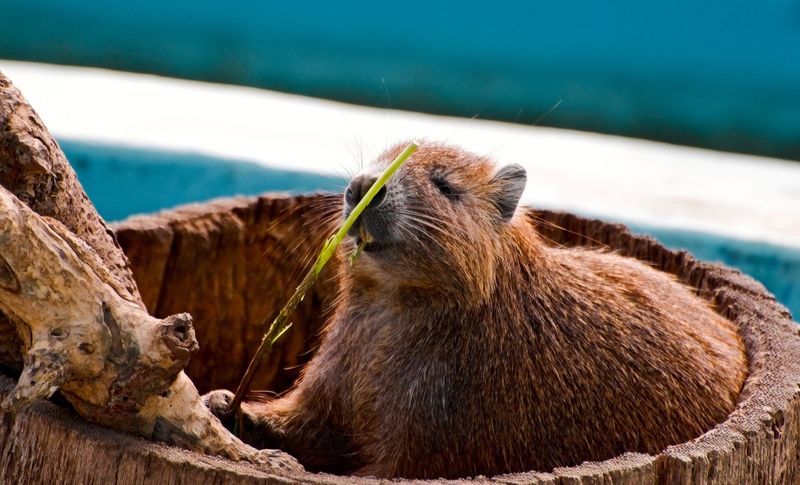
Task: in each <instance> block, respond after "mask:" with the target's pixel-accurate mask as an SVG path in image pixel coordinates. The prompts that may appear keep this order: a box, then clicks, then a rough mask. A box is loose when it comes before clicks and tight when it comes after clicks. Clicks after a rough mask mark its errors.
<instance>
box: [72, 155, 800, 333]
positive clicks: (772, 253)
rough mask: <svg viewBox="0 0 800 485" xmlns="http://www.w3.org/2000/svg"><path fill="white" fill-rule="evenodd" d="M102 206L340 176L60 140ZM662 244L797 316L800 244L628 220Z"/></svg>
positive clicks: (112, 213)
mask: <svg viewBox="0 0 800 485" xmlns="http://www.w3.org/2000/svg"><path fill="white" fill-rule="evenodd" d="M60 143H61V146H62V148H63V149H64V152H65V153H66V155H67V158H68V159H69V160H70V162H71V163H72V165H73V167H74V168H75V171H76V172H77V174H78V178H79V179H80V181H81V183H82V184H83V186H84V188H85V189H86V192H87V194H88V195H89V197H90V198H91V199H92V201H93V202H94V204H95V206H96V207H97V209H98V211H99V212H100V214H101V215H102V216H103V217H104V218H105V219H107V220H110V221H117V220H121V219H124V218H125V217H127V216H129V215H132V214H140V213H148V212H155V211H158V210H161V209H164V208H169V207H174V206H176V205H180V204H184V203H188V202H200V201H205V200H208V199H211V198H214V197H221V196H229V195H253V194H259V193H262V192H266V191H287V192H290V193H303V192H314V191H319V190H328V191H338V192H341V191H342V190H343V188H344V186H345V181H344V180H343V179H339V178H331V177H326V176H322V175H319V174H313V173H306V172H299V171H291V170H281V169H274V168H268V167H264V166H261V165H256V164H253V163H247V162H241V161H236V160H225V159H220V158H214V157H206V156H200V155H195V154H189V153H171V152H163V151H155V150H141V149H133V148H124V147H117V146H109V145H97V144H92V143H85V142H74V141H70V140H61V141H60ZM631 227H632V229H633V230H634V231H637V232H640V233H646V234H651V235H653V236H655V237H656V238H657V239H659V240H660V241H662V242H663V243H664V244H666V245H667V246H670V247H673V248H682V249H686V250H688V251H689V252H691V253H692V254H694V255H695V256H697V257H698V258H700V259H704V260H708V261H719V262H722V263H724V264H727V265H729V266H732V267H736V268H739V269H740V270H742V271H743V272H745V273H747V274H749V275H751V276H753V277H754V278H756V279H757V280H759V281H761V282H762V283H763V284H764V286H766V287H767V288H768V289H769V290H770V291H772V292H773V293H774V294H775V296H776V297H777V298H778V299H779V300H780V301H781V302H782V303H783V304H784V305H786V306H787V307H789V309H790V310H791V311H792V314H793V315H795V317H796V318H797V316H798V315H800V283H798V282H800V250H797V249H790V248H784V247H779V246H773V245H769V244H760V243H752V242H747V241H739V240H735V239H730V238H723V237H719V236H714V235H711V234H703V233H696V232H688V231H675V230H666V229H663V228H658V227H651V226H641V225H631Z"/></svg>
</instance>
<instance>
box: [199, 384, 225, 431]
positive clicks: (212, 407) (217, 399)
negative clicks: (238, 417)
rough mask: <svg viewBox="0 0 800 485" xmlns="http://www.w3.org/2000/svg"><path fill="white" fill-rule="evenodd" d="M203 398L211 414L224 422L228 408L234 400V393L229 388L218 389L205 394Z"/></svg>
mask: <svg viewBox="0 0 800 485" xmlns="http://www.w3.org/2000/svg"><path fill="white" fill-rule="evenodd" d="M201 399H202V400H203V404H205V405H206V407H207V408H208V410H209V411H211V414H213V415H214V416H216V417H217V418H219V420H220V421H223V424H224V421H225V418H226V417H227V416H228V409H229V408H230V406H231V402H233V393H232V392H231V391H229V390H227V389H217V390H216V391H211V392H209V393H207V394H203V396H202V398H201Z"/></svg>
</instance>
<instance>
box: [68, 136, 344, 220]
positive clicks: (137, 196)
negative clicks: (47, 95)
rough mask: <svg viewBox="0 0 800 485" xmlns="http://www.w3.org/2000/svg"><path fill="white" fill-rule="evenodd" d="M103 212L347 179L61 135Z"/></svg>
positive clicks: (117, 214) (339, 184) (330, 185)
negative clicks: (95, 141) (71, 138)
mask: <svg viewBox="0 0 800 485" xmlns="http://www.w3.org/2000/svg"><path fill="white" fill-rule="evenodd" d="M59 144H60V145H61V148H62V149H63V150H64V153H65V154H66V155H67V158H68V159H69V161H70V163H71V164H72V166H73V168H74V169H75V172H76V173H77V174H78V178H79V179H80V181H81V183H82V184H83V186H84V188H85V189H86V192H87V194H88V195H89V198H90V199H91V200H92V202H93V203H94V205H95V206H96V207H97V210H98V211H99V212H100V215H101V216H103V218H104V219H106V220H108V221H119V220H122V219H124V218H126V217H128V216H130V215H133V214H143V213H150V212H156V211H159V210H162V209H166V208H170V207H174V206H176V205H180V204H186V203H189V202H202V201H207V200H209V199H212V198H214V197H222V196H231V195H255V194H260V193H263V192H288V193H293V194H297V193H307V192H314V191H336V192H342V191H343V190H344V187H345V185H346V182H345V181H344V179H341V178H337V177H329V176H325V175H320V174H317V173H310V172H302V171H297V170H284V169H279V168H267V167H263V166H260V165H257V164H255V163H249V162H243V161H240V160H227V159H223V158H215V157H208V156H204V155H199V154H193V153H180V152H169V151H159V150H144V149H139V148H127V147H121V146H115V145H104V144H97V143H86V142H78V141H71V140H63V139H62V140H59Z"/></svg>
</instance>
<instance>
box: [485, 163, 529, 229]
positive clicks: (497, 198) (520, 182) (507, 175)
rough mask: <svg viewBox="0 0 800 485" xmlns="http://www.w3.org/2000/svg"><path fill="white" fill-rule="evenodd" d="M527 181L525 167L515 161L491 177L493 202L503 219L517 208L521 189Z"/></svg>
mask: <svg viewBox="0 0 800 485" xmlns="http://www.w3.org/2000/svg"><path fill="white" fill-rule="evenodd" d="M527 181H528V175H527V173H526V172H525V169H524V168H523V167H522V165H517V164H516V163H512V164H511V165H506V166H505V167H503V168H501V169H500V170H498V171H497V173H495V174H494V178H492V185H493V186H494V189H495V190H494V195H493V202H494V204H495V205H496V206H497V209H498V210H499V211H500V217H502V218H503V220H504V221H508V220H511V218H512V217H514V211H516V210H517V204H519V198H520V197H522V191H524V190H525V183H526V182H527Z"/></svg>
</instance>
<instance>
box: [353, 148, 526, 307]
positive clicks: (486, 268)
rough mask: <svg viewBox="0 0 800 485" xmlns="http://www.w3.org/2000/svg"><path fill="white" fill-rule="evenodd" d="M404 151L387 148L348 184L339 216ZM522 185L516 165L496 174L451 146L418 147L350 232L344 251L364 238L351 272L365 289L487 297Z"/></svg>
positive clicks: (481, 160)
mask: <svg viewBox="0 0 800 485" xmlns="http://www.w3.org/2000/svg"><path fill="white" fill-rule="evenodd" d="M404 147H405V144H400V145H396V146H395V147H393V148H390V149H389V150H387V151H386V152H385V153H383V155H381V156H380V157H378V159H377V160H375V161H374V162H372V163H371V164H370V165H368V166H367V167H365V168H364V169H363V170H361V171H360V172H359V174H358V175H356V176H355V177H354V178H353V180H352V181H351V182H350V184H349V186H348V188H347V191H346V192H345V198H344V216H345V217H347V216H348V215H349V214H350V212H351V211H352V209H353V208H354V207H355V205H356V204H357V203H358V202H359V201H360V200H361V198H362V197H363V195H364V194H365V193H366V192H367V190H368V189H369V188H370V187H371V186H372V184H373V183H374V181H375V180H376V179H377V177H378V176H379V175H380V173H381V172H382V171H383V170H384V169H385V168H386V167H387V166H388V165H389V164H390V163H391V161H392V160H393V159H394V158H395V157H396V156H397V155H398V154H399V153H400V151H401V150H402V149H403V148H404ZM526 180H527V178H526V174H525V169H524V168H522V167H521V166H519V165H508V166H504V167H501V168H497V167H495V165H494V164H493V163H492V162H491V161H490V160H488V159H487V158H484V157H480V156H477V155H475V154H472V153H468V152H465V151H463V150H461V149H459V148H457V147H453V146H447V145H441V144H434V143H430V142H427V143H422V144H421V145H420V147H419V149H418V150H417V152H416V153H414V154H413V155H412V156H411V158H409V159H408V160H407V161H406V163H405V164H404V165H403V166H402V167H401V168H400V169H399V170H398V171H397V172H396V173H395V174H394V175H393V176H392V178H391V179H389V181H388V183H387V184H386V185H385V186H384V188H383V189H382V190H381V192H379V193H378V195H377V196H376V197H375V198H374V199H373V201H372V203H371V204H370V206H369V207H367V209H366V210H365V211H364V212H363V213H362V214H361V217H360V218H359V221H358V222H357V223H356V224H355V226H354V227H353V228H352V229H351V231H350V236H351V237H350V238H349V239H350V241H351V243H350V246H349V247H350V249H352V248H353V247H354V244H358V243H360V242H361V234H362V233H361V230H362V229H363V230H364V231H365V232H366V234H367V236H368V238H370V239H371V240H372V241H371V242H369V243H368V244H366V246H365V248H364V253H365V254H364V255H362V257H361V258H359V260H358V261H357V262H356V263H355V264H354V265H353V267H352V269H351V274H352V275H353V276H354V277H356V278H359V277H363V278H368V279H369V280H372V284H375V283H377V284H381V283H386V284H388V285H392V286H396V287H401V288H402V287H418V288H423V289H428V290H430V291H434V292H436V293H440V292H438V291H435V290H437V289H439V290H442V289H446V288H454V287H455V288H458V289H459V291H460V293H463V294H470V298H473V299H474V298H475V297H480V296H487V295H488V294H489V292H490V291H491V288H492V287H493V284H494V283H493V280H494V278H493V274H494V268H495V266H496V258H498V257H499V254H498V253H499V248H500V245H501V244H502V240H503V235H504V234H505V233H506V230H507V227H508V226H509V225H510V224H512V220H513V217H514V213H515V211H516V208H517V204H518V203H519V199H520V196H521V195H522V191H523V190H524V188H525V182H526ZM475 292H477V294H475Z"/></svg>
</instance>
